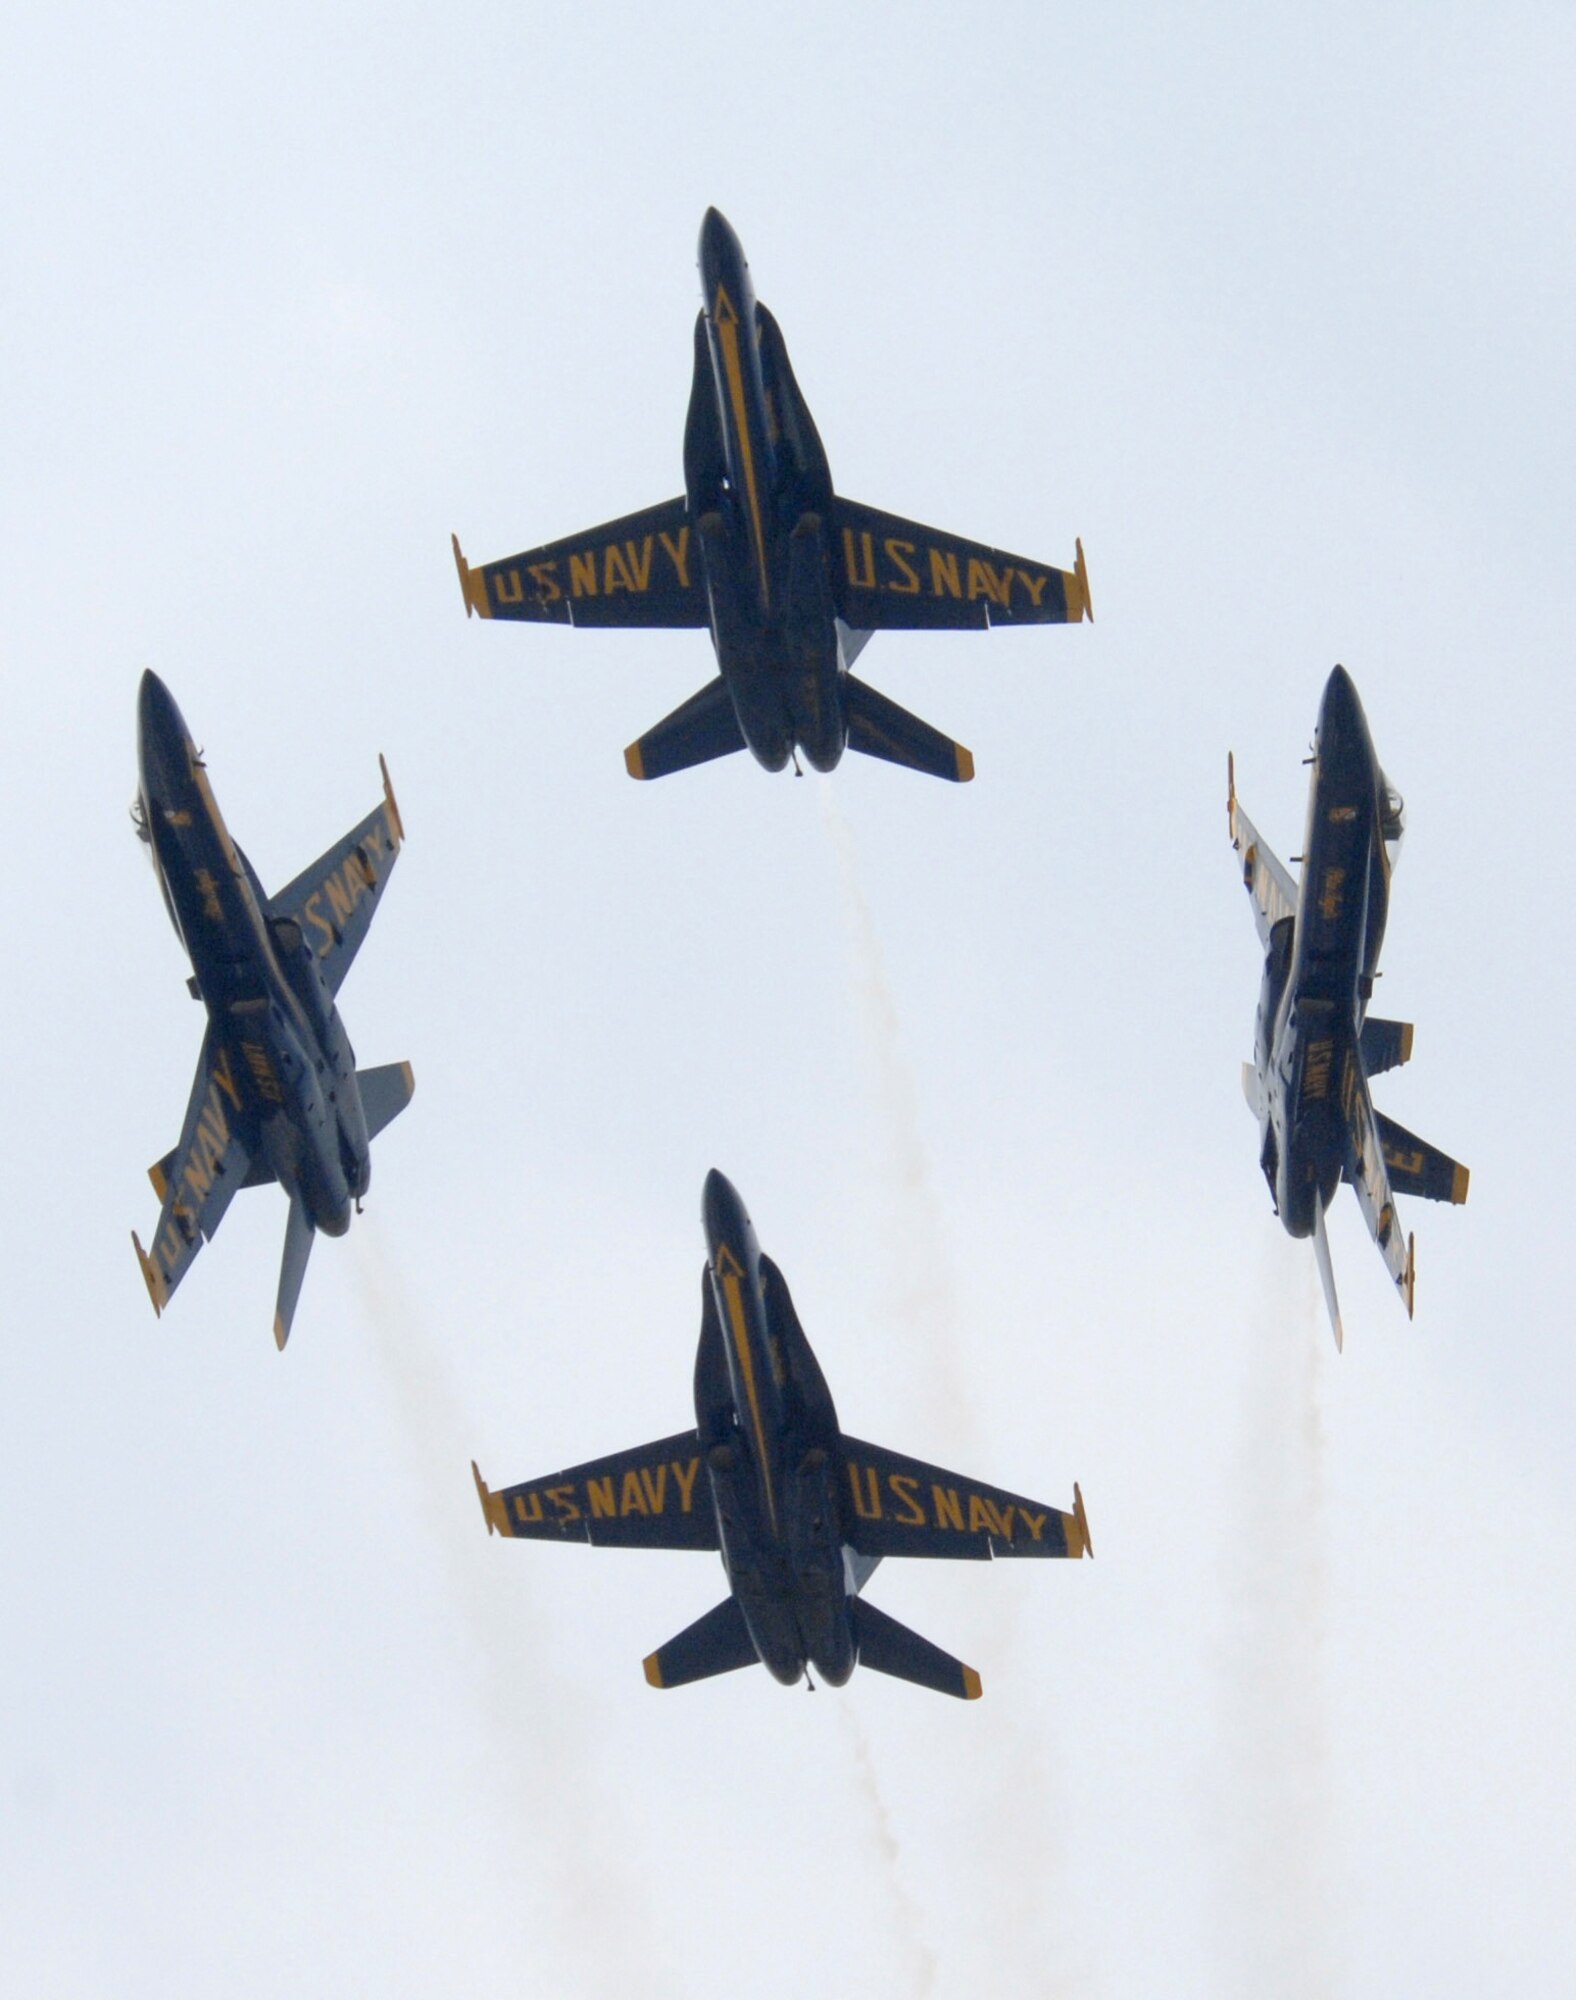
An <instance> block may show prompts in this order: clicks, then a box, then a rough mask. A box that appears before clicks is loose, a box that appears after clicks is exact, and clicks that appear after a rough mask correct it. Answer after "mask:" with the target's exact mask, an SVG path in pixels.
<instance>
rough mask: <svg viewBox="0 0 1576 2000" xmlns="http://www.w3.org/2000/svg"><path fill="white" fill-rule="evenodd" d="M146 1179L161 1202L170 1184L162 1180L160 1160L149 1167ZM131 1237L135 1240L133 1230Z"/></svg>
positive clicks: (162, 1173) (162, 1165) (162, 1171)
mask: <svg viewBox="0 0 1576 2000" xmlns="http://www.w3.org/2000/svg"><path fill="white" fill-rule="evenodd" d="M148 1179H149V1180H150V1181H152V1183H153V1192H154V1193H155V1194H156V1195H157V1196H158V1197H159V1200H160V1201H163V1199H164V1197H165V1194H166V1193H167V1192H168V1189H169V1185H170V1184H169V1182H168V1181H167V1180H166V1179H165V1178H164V1162H163V1161H162V1160H155V1161H154V1163H153V1165H152V1166H151V1167H149V1169H148ZM132 1236H133V1238H135V1236H136V1231H135V1230H133V1231H132Z"/></svg>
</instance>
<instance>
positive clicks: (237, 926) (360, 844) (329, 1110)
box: [131, 673, 415, 1348]
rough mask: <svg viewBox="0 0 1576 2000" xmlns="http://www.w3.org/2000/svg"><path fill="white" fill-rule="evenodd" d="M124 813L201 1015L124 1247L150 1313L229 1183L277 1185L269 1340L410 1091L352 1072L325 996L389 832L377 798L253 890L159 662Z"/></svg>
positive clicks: (400, 1068)
mask: <svg viewBox="0 0 1576 2000" xmlns="http://www.w3.org/2000/svg"><path fill="white" fill-rule="evenodd" d="M137 761H138V794H137V802H136V805H135V806H134V807H133V818H134V819H135V821H136V824H137V831H138V833H139V835H140V837H141V838H142V839H143V840H144V841H146V842H147V844H148V848H149V850H150V852H151V854H152V857H153V866H154V872H155V873H156V874H157V876H158V878H159V887H160V888H161V889H162V890H163V892H164V904H165V908H166V909H167V910H168V911H169V913H170V921H171V922H172V923H173V924H174V926H175V933H176V936H177V937H179V939H180V941H181V943H182V944H183V945H184V946H185V948H186V951H187V954H188V956H189V957H190V959H191V962H192V977H191V979H190V980H189V981H188V982H187V984H188V987H189V989H190V991H191V994H192V996H193V998H194V999H198V1000H201V1001H202V1002H203V1004H204V1006H205V1007H206V1008H207V1010H208V1027H207V1031H206V1033H205V1034H204V1036H203V1044H202V1054H201V1056H200V1057H199V1058H198V1062H197V1080H196V1082H195V1083H194V1084H193V1086H192V1094H191V1102H190V1103H189V1104H188V1105H187V1107H186V1122H185V1124H184V1126H183V1127H182V1129H181V1137H180V1143H179V1144H178V1145H177V1146H176V1147H175V1149H174V1151H173V1152H170V1153H166V1154H165V1156H164V1158H163V1159H162V1160H160V1161H158V1163H157V1164H156V1165H154V1166H152V1167H150V1168H149V1169H148V1178H149V1179H150V1180H151V1181H152V1182H153V1187H154V1192H155V1193H156V1194H157V1195H158V1197H159V1200H160V1202H161V1203H162V1204H163V1207H162V1209H161V1211H160V1214H159V1226H158V1229H157V1231H156V1232H155V1234H154V1238H153V1250H152V1254H151V1255H150V1254H149V1253H148V1252H147V1251H146V1250H144V1249H143V1247H142V1244H141V1242H140V1240H139V1239H138V1236H137V1233H136V1231H135V1230H133V1231H132V1237H131V1240H132V1242H133V1243H134V1244H135V1245H136V1248H137V1261H138V1262H139V1263H140V1264H141V1266H142V1275H143V1277H144V1278H145V1279H146V1280H147V1285H148V1296H149V1297H150V1298H151V1299H152V1300H153V1309H154V1311H155V1312H156V1313H158V1312H162V1311H163V1310H164V1308H165V1306H166V1305H167V1304H168V1303H169V1300H170V1296H171V1294H172V1293H173V1292H174V1290H175V1287H176V1286H177V1285H178V1284H179V1283H180V1281H181V1279H182V1278H183V1277H185V1275H186V1273H187V1271H188V1270H189V1269H190V1267H191V1263H192V1259H193V1258H194V1257H195V1256H196V1255H197V1252H198V1251H199V1250H200V1249H201V1248H202V1246H203V1244H204V1243H205V1242H206V1241H207V1240H208V1238H209V1237H211V1236H212V1235H213V1233H214V1231H215V1230H216V1229H217V1228H218V1227H219V1224H220V1222H221V1221H222V1220H223V1217H224V1212H225V1210H226V1209H227V1208H228V1207H229V1205H230V1202H231V1199H232V1197H233V1196H234V1195H235V1193H236V1190H237V1189H239V1188H243V1187H260V1186H262V1185H263V1184H264V1183H265V1182H267V1181H274V1180H277V1181H278V1182H279V1184H280V1185H281V1187H283V1188H284V1190H285V1192H286V1194H287V1195H288V1196H289V1198H290V1214H289V1219H288V1221H287V1222H286V1225H285V1249H284V1263H283V1267H282V1269H281V1271H280V1277H279V1301H278V1305H277V1307H276V1310H275V1313H274V1339H275V1341H276V1342H277V1344H278V1345H279V1346H280V1347H281V1348H282V1347H283V1346H284V1344H285V1342H286V1340H287V1339H288V1338H289V1335H290V1322H291V1319H292V1317H293V1315H294V1313H295V1307H296V1300H297V1299H298V1297H299V1296H300V1292H301V1279H302V1277H303V1275H304V1274H305V1271H306V1262H307V1257H308V1255H309V1254H310V1252H311V1249H312V1238H313V1235H314V1233H315V1232H316V1231H317V1230H319V1229H321V1230H323V1231H325V1232H326V1233H327V1234H328V1235H330V1236H343V1235H344V1233H345V1231H346V1230H347V1229H348V1228H349V1227H350V1210H351V1205H352V1203H354V1204H355V1205H356V1206H358V1207H359V1206H360V1202H361V1197H362V1196H363V1195H364V1194H365V1193H366V1191H367V1184H368V1182H369V1180H370V1179H371V1175H372V1159H371V1151H370V1148H371V1143H372V1140H373V1139H374V1138H375V1137H376V1136H377V1134H378V1133H379V1132H381V1131H382V1129H383V1127H384V1126H385V1125H387V1124H388V1122H389V1121H390V1119H392V1118H394V1117H396V1116H397V1115H398V1114H399V1113H400V1112H401V1111H403V1110H404V1108H405V1106H406V1105H407V1104H408V1103H409V1102H410V1095H411V1091H412V1090H413V1089H414V1088H415V1079H414V1078H413V1077H412V1075H411V1068H410V1064H409V1063H388V1064H385V1065H384V1066H383V1067H382V1068H381V1069H364V1070H358V1069H357V1068H356V1059H355V1055H354V1053H353V1051H352V1050H351V1046H350V1041H349V1038H348V1036H347V1035H346V1033H345V1029H344V1024H343V1022H341V1020H340V1018H339V1011H338V1009H337V1008H336V1007H335V1005H334V996H335V994H337V993H338V991H339V989H340V987H341V985H342V984H343V983H344V978H345V974H346V973H347V972H348V971H349V970H350V965H351V961H352V959H354V957H355V955H356V953H357V952H358V951H359V950H360V948H361V943H362V940H363V939H364V938H365V937H366V934H367V931H368V929H369V928H370V927H371V923H372V918H373V914H374V912H375V911H376V909H377V907H378V903H379V901H380V899H381V896H382V892H383V889H384V887H385V885H386V884H387V882H388V879H389V875H390V874H391V872H392V871H393V867H394V863H395V862H396V861H397V860H398V858H399V849H400V842H401V841H402V840H403V839H404V837H405V833H404V828H403V827H402V826H401V824H400V817H399V807H398V806H397V805H396V804H395V803H394V793H393V790H392V788H391V787H390V785H389V774H388V768H387V766H386V765H384V764H383V760H382V759H381V758H379V760H378V762H379V765H380V767H381V768H382V771H383V800H382V803H381V804H380V805H378V806H377V807H375V808H374V810H373V811H372V812H370V813H368V815H367V817H366V818H365V819H364V820H362V822H361V824H360V825H359V826H356V827H353V828H352V829H351V831H350V832H349V833H347V834H346V835H345V837H344V839H343V840H341V841H340V842H338V844H337V845H335V846H334V847H331V848H330V849H329V850H328V852H327V853H326V854H325V855H323V857H322V858H321V859H320V860H318V861H314V862H313V864H312V866H311V867H310V868H308V869H307V870H306V871H305V872H304V873H303V874H300V875H298V876H297V877H296V878H295V880H294V881H293V882H291V883H290V884H289V885H288V886H287V887H285V888H283V889H281V890H280V891H279V894H278V895H277V896H274V897H272V898H269V897H268V896H267V895H265V894H264V892H263V885H262V883H261V882H259V880H258V879H257V875H256V873H255V871H254V870H253V868H252V864H251V863H250V862H249V861H248V860H247V858H246V856H245V855H244V854H243V853H242V852H241V850H240V848H239V847H238V846H237V845H236V844H235V842H234V840H232V839H231V837H230V831H229V828H228V827H227V826H226V825H225V823H224V819H223V817H222V815H221V814H220V811H219V804H218V801H217V800H216V799H215V797H214V795H213V788H212V786H211V785H210V784H209V782H208V771H207V767H206V765H205V764H204V762H203V758H202V753H201V752H200V751H199V750H198V749H197V746H196V744H195V743H194V742H193V740H192V734H191V731H190V730H189V729H188V728H187V727H186V723H185V720H184V718H183V717H182V715H181V712H180V710H179V709H178V708H177V707H176V705H175V701H174V698H173V697H172V695H171V694H170V691H169V689H168V688H167V687H166V686H165V685H164V683H163V681H161V680H160V679H159V677H158V675H157V674H154V673H145V674H144V675H143V677H142V687H141V690H140V692H139V695H138V699H137Z"/></svg>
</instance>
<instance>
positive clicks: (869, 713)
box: [843, 674, 974, 784]
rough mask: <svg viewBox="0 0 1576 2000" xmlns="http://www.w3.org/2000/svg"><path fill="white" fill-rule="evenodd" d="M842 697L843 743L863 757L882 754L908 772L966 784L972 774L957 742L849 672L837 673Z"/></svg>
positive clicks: (971, 764) (971, 763)
mask: <svg viewBox="0 0 1576 2000" xmlns="http://www.w3.org/2000/svg"><path fill="white" fill-rule="evenodd" d="M843 701H844V704H845V706H846V707H847V710H848V747H849V749H850V750H860V751H863V753H864V754H865V756H867V757H883V758H885V760H886V761H887V763H889V764H906V765H907V766H908V767H909V769H910V770H911V771H924V772H926V773H927V774H928V775H929V776H930V777H932V778H949V779H951V780H952V782H953V783H954V784H967V783H968V781H969V779H970V778H972V777H973V775H974V759H973V757H972V755H971V754H970V753H969V752H968V751H967V750H965V749H964V747H963V745H962V744H961V743H954V742H953V740H952V738H951V737H950V736H943V735H942V733H941V731H940V730H939V729H932V728H931V726H930V724H929V723H928V722H921V721H920V719H919V717H918V716H917V715H910V714H909V712H908V710H907V709H906V708H899V707H898V705H897V703H896V702H895V701H889V700H888V699H887V697H886V696H885V695H884V694H878V693H877V692H876V690H875V689H874V688H873V687H870V686H869V685H868V684H867V683H866V682H864V681H856V680H855V679H854V677H853V675H852V674H847V675H845V676H844V678H843Z"/></svg>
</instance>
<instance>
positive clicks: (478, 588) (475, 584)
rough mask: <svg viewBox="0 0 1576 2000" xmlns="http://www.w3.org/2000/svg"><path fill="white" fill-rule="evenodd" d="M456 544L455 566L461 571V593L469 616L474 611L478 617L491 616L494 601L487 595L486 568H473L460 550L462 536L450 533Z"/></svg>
mask: <svg viewBox="0 0 1576 2000" xmlns="http://www.w3.org/2000/svg"><path fill="white" fill-rule="evenodd" d="M449 540H450V541H451V542H452V543H453V544H454V567H455V569H456V570H458V571H459V576H460V595H461V596H462V597H463V598H464V599H465V615H466V617H467V618H469V617H470V616H471V614H472V613H473V612H474V613H475V614H476V616H477V617H478V618H491V616H492V615H493V614H492V603H491V601H490V600H489V598H488V596H487V575H486V572H485V571H484V570H479V569H472V568H471V566H470V564H469V563H468V562H467V561H466V560H465V557H464V556H463V555H462V554H461V552H460V538H459V536H458V535H450V537H449Z"/></svg>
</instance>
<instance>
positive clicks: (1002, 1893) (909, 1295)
mask: <svg viewBox="0 0 1576 2000" xmlns="http://www.w3.org/2000/svg"><path fill="white" fill-rule="evenodd" d="M820 800H821V813H822V822H823V824H824V826H825V828H826V832H827V835H828V838H829V839H830V841H831V843H832V846H833V849H834V851H835V853H836V855H837V860H838V865H839V872H840V874H841V877H842V884H843V891H844V897H845V902H846V920H847V928H848V937H849V946H850V951H851V955H852V960H853V973H854V986H855V994H856V999H857V1003H858V1007H859V1012H860V1016H861V1025H862V1027H863V1030H864V1039H865V1042H866V1045H867V1048H868V1051H869V1060H868V1062H867V1064H866V1066H865V1074H866V1077H867V1081H868V1085H869V1090H870V1097H871V1109H872V1112H873V1114H874V1122H875V1125H876V1128H877V1133H878V1139H879V1143H880V1147H881V1152H880V1158H879V1163H878V1164H879V1170H880V1176H881V1179H882V1181H883V1182H884V1183H885V1192H886V1193H887V1196H888V1199H889V1202H890V1210H889V1215H888V1229H887V1241H886V1246H885V1247H886V1254H887V1263H888V1271H889V1282H890V1285H891V1293H892V1301H893V1317H894V1320H895V1322H896V1323H897V1324H898V1325H899V1326H901V1327H902V1328H903V1330H904V1332H905V1333H907V1334H908V1335H910V1336H911V1337H912V1339H913V1340H914V1341H915V1342H916V1343H917V1344H918V1346H919V1347H920V1348H921V1350H922V1353H921V1356H920V1359H921V1361H922V1364H923V1380H924V1381H925V1382H926V1383H927V1384H928V1385H929V1389H930V1395H929V1397H928V1399H927V1400H928V1404H929V1408H930V1410H931V1411H932V1412H933V1413H934V1416H935V1420H936V1427H937V1429H938V1431H940V1432H942V1433H943V1434H944V1435H946V1436H947V1437H948V1438H949V1439H953V1440H956V1444H957V1452H958V1456H959V1457H960V1458H961V1457H962V1456H963V1455H964V1454H965V1453H966V1454H968V1455H969V1456H970V1457H973V1456H975V1455H976V1454H977V1452H978V1449H979V1445H980V1439H981V1433H982V1425H981V1423H980V1420H979V1416H978V1412H977V1406H976V1404H975V1402H974V1399H973V1396H972V1394H971V1393H970V1389H969V1385H968V1380H967V1378H966V1376H965V1375H964V1373H963V1372H962V1371H961V1370H960V1368H959V1366H958V1353H959V1348H960V1344H961V1343H960V1339H959V1331H960V1327H959V1314H958V1306H957V1292H956V1287H955V1285H954V1283H953V1278H952V1271H951V1268H950V1265H949V1264H948V1261H947V1257H946V1252H945V1248H944V1245H945V1237H944V1233H943V1230H942V1226H941V1209H940V1204H939V1203H938V1201H937V1199H936V1194H935V1189H934V1186H933V1184H932V1180H931V1172H930V1160H929V1156H928V1154H927V1152H926V1149H925V1143H924V1140H923V1138H922V1137H921V1135H920V1129H919V1093H918V1090H917V1087H916V1085H915V1080H914V1073H913V1071H912V1070H911V1069H910V1067H909V1065H908V1063H907V1061H906V1060H905V1058H904V1055H903V1050H902V1039H901V1035H900V1032H899V1023H898V1013H897V1006H896V1003H895V1001H894V1000H893V997H892V989H891V984H890V982H889V980H888V978H887V972H886V961H885V958H884V955H883V953H882V950H881V942H880V938H879V937H878V935H877V932H876V926H875V919H874V916H873V914H872V912H871V909H870V904H869V901H868V899H867V898H866V896H865V893H864V888H863V885H862V884H861V882H860V879H859V867H858V853H857V850H856V848H855V845H854V838H853V831H852V829H851V828H850V826H849V825H848V822H847V820H846V819H845V818H844V817H843V814H842V812H841V810H840V808H839V806H838V804H837V799H836V794H835V792H834V790H833V788H832V786H831V785H829V784H823V785H822V786H821V788H820ZM919 1379H921V1377H920V1376H919V1374H918V1373H917V1372H916V1373H915V1375H914V1376H913V1377H911V1380H919ZM985 1620H986V1625H987V1628H992V1627H993V1628H994V1629H995V1631H996V1632H997V1634H998V1637H999V1638H1000V1640H1001V1645H1002V1651H1003V1652H1005V1651H1006V1650H1008V1648H1009V1647H1010V1644H1011V1633H1012V1627H1013V1625H1014V1624H1015V1622H1016V1621H1015V1620H1014V1618H1013V1616H1012V1611H1011V1607H1010V1606H1008V1605H1006V1604H1003V1603H1000V1602H998V1603H997V1605H996V1606H995V1608H994V1612H992V1611H991V1610H990V1609H989V1608H987V1610H986V1612H985ZM1054 1768H1055V1756H1054V1751H1053V1749H1052V1747H1051V1746H1050V1745H1049V1744H1048V1743H1047V1741H1046V1740H1045V1737H1044V1734H1043V1732H1042V1731H1041V1730H1040V1729H1039V1728H1038V1727H1037V1726H1036V1725H1035V1722H1034V1720H1033V1718H1032V1715H1031V1714H1030V1712H1029V1711H1027V1710H1026V1709H1024V1708H1015V1709H1007V1708H1003V1709H1001V1710H1000V1711H997V1712H996V1713H995V1714H994V1715H993V1716H992V1720H991V1725H990V1729H989V1734H988V1735H987V1736H985V1737H984V1738H983V1739H982V1742H981V1745H980V1747H979V1750H978V1752H977V1753H976V1755H975V1756H974V1757H972V1758H971V1760H970V1763H969V1766H968V1783H969V1785H970V1787H971V1788H972V1790H973V1792H974V1794H975V1805H974V1809H973V1810H972V1811H971V1812H970V1815H969V1818H970V1821H971V1823H972V1824H974V1825H981V1826H998V1827H1011V1828H1012V1830H1013V1865H1012V1866H1011V1867H1010V1868H1001V1867H985V1868H977V1867H976V1868H974V1869H973V1871H972V1873H973V1880H972V1882H971V1894H970V1898H969V1901H970V1904H971V1907H972V1908H974V1909H977V1910H981V1911H984V1912H987V1913H988V1914H987V1916H986V1918H985V1926H984V1939H983V1944H984V1950H985V1953H986V1958H985V1962H984V1963H983V1964H976V1965H974V1966H972V1967H971V1973H972V1975H973V1977H972V1980H971V1985H972V1988H973V1990H975V1991H995V1992H1004V1993H1012V1994H1015V1995H1016V1994H1021V1995H1031V1994H1034V1995H1041V1996H1045V2000H1051V1996H1060V1995H1065V1994H1067V1993H1070V1992H1072V1991H1074V1990H1076V1989H1077V1988H1078V1987H1081V1986H1082V1985H1083V1982H1082V1981H1081V1980H1077V1979H1075V1976H1074V1975H1073V1974H1072V1973H1071V1972H1070V1971H1068V1970H1067V1969H1066V1968H1065V1961H1066V1959H1067V1956H1068V1948H1067V1939H1066V1936H1065V1924H1064V1914H1065V1910H1066V1897H1065V1895H1062V1894H1059V1893H1058V1885H1059V1884H1060V1882H1061V1881H1062V1879H1063V1875H1064V1867H1063V1855H1062V1850H1061V1845H1060V1841H1059V1838H1058V1834H1057V1823H1058V1819H1059V1812H1058V1806H1057V1800H1058V1797H1059V1793H1060V1787H1059V1786H1058V1785H1057V1784H1056V1783H1055V1782H1054ZM872 1783H873V1777H872ZM873 1803H874V1805H875V1807H876V1810H877V1814H878V1839H879V1840H880V1842H881V1845H882V1852H883V1858H884V1859H885V1860H886V1862H887V1874H888V1878H889V1889H891V1890H892V1891H893V1892H894V1893H897V1894H901V1888H900V1886H899V1885H896V1883H895V1878H893V1877H892V1860H893V1850H892V1849H891V1848H890V1847H889V1845H888V1843H889V1842H891V1841H892V1838H893V1836H892V1833H891V1825H890V1818H889V1816H888V1814H887V1812H886V1808H885V1804H884V1801H883V1800H882V1799H881V1796H880V1794H879V1792H878V1791H877V1792H876V1793H875V1796H874V1800H873Z"/></svg>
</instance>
